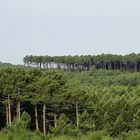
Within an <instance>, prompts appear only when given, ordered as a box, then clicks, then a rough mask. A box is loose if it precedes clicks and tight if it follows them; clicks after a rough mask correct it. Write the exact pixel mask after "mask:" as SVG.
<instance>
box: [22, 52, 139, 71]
mask: <svg viewBox="0 0 140 140" xmlns="http://www.w3.org/2000/svg"><path fill="white" fill-rule="evenodd" d="M24 64H25V65H26V66H32V67H39V68H44V69H49V68H57V69H61V70H66V71H76V72H77V71H78V72H79V71H90V70H94V69H104V70H124V71H136V72H138V71H140V54H135V53H132V54H128V55H113V54H102V55H96V56H95V55H81V56H78V55H75V56H71V55H68V56H48V55H46V56H33V55H27V56H25V57H24Z"/></svg>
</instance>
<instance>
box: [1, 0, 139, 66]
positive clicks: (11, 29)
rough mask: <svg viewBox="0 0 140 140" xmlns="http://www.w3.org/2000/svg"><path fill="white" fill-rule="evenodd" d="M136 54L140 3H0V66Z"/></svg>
mask: <svg viewBox="0 0 140 140" xmlns="http://www.w3.org/2000/svg"><path fill="white" fill-rule="evenodd" d="M132 52H135V53H140V0H0V61H2V62H10V63H14V64H22V59H23V57H24V56H25V55H30V54H32V55H46V54H48V55H52V56H53V55H69V54H70V55H75V54H79V55H81V54H91V55H92V54H95V55H96V54H102V53H113V54H128V53H132Z"/></svg>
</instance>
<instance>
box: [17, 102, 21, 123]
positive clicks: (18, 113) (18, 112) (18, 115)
mask: <svg viewBox="0 0 140 140" xmlns="http://www.w3.org/2000/svg"><path fill="white" fill-rule="evenodd" d="M20 114H21V113H20V101H18V102H17V118H18V120H20Z"/></svg>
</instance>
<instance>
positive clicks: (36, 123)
mask: <svg viewBox="0 0 140 140" xmlns="http://www.w3.org/2000/svg"><path fill="white" fill-rule="evenodd" d="M35 125H36V131H38V130H39V127H38V113H37V106H35Z"/></svg>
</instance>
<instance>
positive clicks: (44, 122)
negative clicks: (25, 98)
mask: <svg viewBox="0 0 140 140" xmlns="http://www.w3.org/2000/svg"><path fill="white" fill-rule="evenodd" d="M43 133H44V135H46V105H45V103H44V105H43Z"/></svg>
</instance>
